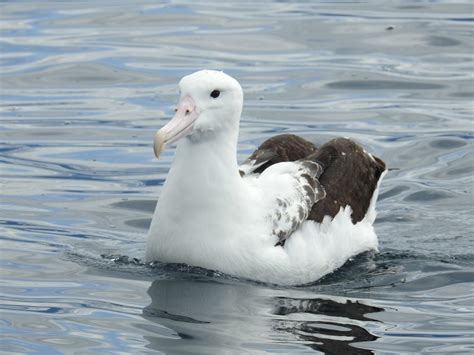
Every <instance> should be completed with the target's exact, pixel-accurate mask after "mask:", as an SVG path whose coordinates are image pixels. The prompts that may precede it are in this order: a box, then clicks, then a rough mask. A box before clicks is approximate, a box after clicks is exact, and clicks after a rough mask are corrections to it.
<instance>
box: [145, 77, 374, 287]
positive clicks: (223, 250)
mask: <svg viewBox="0 0 474 355" xmlns="http://www.w3.org/2000/svg"><path fill="white" fill-rule="evenodd" d="M180 91H181V99H180V103H179V104H178V108H177V113H176V115H175V117H174V118H173V120H172V121H171V122H170V123H169V124H168V125H166V126H165V127H163V128H162V129H161V130H160V131H159V132H158V133H157V137H156V138H155V152H157V154H159V152H160V151H161V149H162V148H163V145H164V144H166V143H168V142H170V141H175V140H177V139H175V138H176V137H177V136H178V139H180V140H179V142H178V145H177V148H176V155H175V159H174V162H173V164H172V167H171V169H170V172H169V175H168V178H167V179H166V182H165V184H164V187H163V190H162V193H161V196H160V197H159V200H158V204H157V207H156V210H155V214H154V216H153V220H152V224H151V226H150V230H149V234H148V242H147V247H146V259H147V260H149V261H154V260H159V261H162V262H175V263H187V264H190V265H194V266H200V267H204V268H209V269H215V270H220V271H222V272H225V273H228V274H232V275H236V276H240V277H244V278H250V279H254V280H260V281H264V282H270V283H277V284H303V283H308V282H311V281H315V280H317V279H318V278H320V277H322V276H324V275H325V274H327V273H329V272H332V271H333V270H335V269H336V268H338V267H340V266H341V265H342V264H344V262H345V261H347V259H348V258H350V257H351V256H353V255H356V254H358V253H360V252H363V251H367V250H371V249H372V250H376V249H377V236H376V234H375V232H374V229H373V227H372V224H373V221H374V219H375V201H376V198H377V191H378V188H377V189H376V191H375V193H374V194H373V196H372V197H371V203H370V207H369V209H368V211H367V214H366V216H365V218H364V219H363V220H362V221H360V222H358V223H356V224H353V223H352V221H351V208H350V207H349V206H347V207H346V208H341V210H340V212H339V213H338V214H337V215H336V216H335V218H334V219H332V218H329V217H328V218H325V219H324V221H323V222H322V223H316V222H314V221H309V220H306V218H307V217H308V213H309V211H310V210H311V207H312V206H313V204H314V203H315V202H316V203H317V201H318V200H320V199H322V198H324V196H325V192H324V188H323V187H322V186H321V185H320V184H319V182H318V180H317V178H319V175H321V173H322V170H323V168H322V167H321V166H319V165H318V164H317V163H314V162H308V161H306V162H285V163H278V164H275V165H272V166H271V167H269V168H267V169H266V170H264V172H263V173H262V174H260V175H258V174H247V175H244V176H243V177H241V175H240V174H239V167H238V164H237V158H236V157H237V154H236V153H237V151H236V150H237V138H238V128H239V120H240V115H241V110H242V105H243V93H242V89H241V87H240V85H239V84H238V82H237V81H236V80H235V79H233V78H231V77H230V76H228V75H226V74H224V73H222V72H216V71H209V70H205V71H199V72H196V73H194V74H191V75H189V76H186V77H184V78H183V79H182V80H181V82H180ZM217 92H218V93H219V94H217ZM216 95H217V97H213V96H216ZM246 170H247V171H249V169H248V167H247V169H246ZM380 180H381V179H380ZM380 180H379V183H380ZM310 182H311V183H310ZM282 238H283V239H284V247H283V246H281V245H278V243H279V241H281V239H282Z"/></svg>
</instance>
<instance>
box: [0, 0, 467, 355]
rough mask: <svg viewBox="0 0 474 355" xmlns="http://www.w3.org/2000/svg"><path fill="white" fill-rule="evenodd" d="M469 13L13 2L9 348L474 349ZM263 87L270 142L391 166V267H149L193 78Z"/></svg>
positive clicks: (284, 4) (3, 49) (345, 6)
mask: <svg viewBox="0 0 474 355" xmlns="http://www.w3.org/2000/svg"><path fill="white" fill-rule="evenodd" d="M473 6H474V5H473V3H472V2H471V1H449V0H446V1H427V0H426V1H424V0H420V1H415V0H413V1H390V2H385V3H383V2H377V1H374V2H371V1H369V2H364V3H357V2H353V1H340V2H332V1H253V2H249V1H223V2H206V1H163V2H156V3H154V2H144V1H134V2H131V1H113V2H110V1H103V0H97V1H84V2H46V1H45V2H39V1H18V2H8V1H7V2H2V3H1V4H0V17H1V21H0V29H1V37H0V43H1V46H0V73H1V102H0V104H1V105H0V111H1V118H0V126H1V128H0V174H1V180H0V184H1V185H0V189H1V197H0V202H1V206H0V240H1V241H0V243H1V251H0V256H1V266H2V268H1V287H0V301H1V313H0V319H1V320H0V321H1V330H0V336H1V339H0V350H1V351H2V352H4V353H41V354H59V353H78V354H86V353H87V354H91V353H134V354H138V353H168V354H198V353H199V354H201V353H202V354H227V353H242V354H259V353H280V354H299V353H315V352H316V353H318V352H320V353H328V354H371V353H377V354H398V353H422V352H423V353H435V352H437V353H453V354H454V353H456V354H458V353H465V354H467V353H473V352H474V322H473V319H474V250H473V246H474V244H473V241H474V236H473V234H474V218H473V216H474V210H473V209H474V207H473V206H474V203H473V202H474V201H473V185H474V181H473V175H474V149H473V129H474V126H473V125H474V124H473V99H474V96H473V95H474V94H473V91H474V81H473V80H474V63H473V55H474V54H473V53H474V47H473V43H474V42H473V32H474V31H473V25H472V24H473V20H474V15H473V11H474V8H473ZM203 68H209V69H219V70H225V71H226V72H227V73H229V74H231V75H232V76H234V77H236V78H237V79H238V80H239V81H240V82H241V84H242V86H243V88H244V91H245V108H244V112H243V117H242V123H241V133H240V140H239V141H240V143H239V150H238V152H239V161H243V160H244V159H245V157H246V156H248V155H249V154H250V153H251V152H252V151H253V150H254V149H255V148H256V147H257V146H258V145H259V143H261V142H262V141H263V140H264V139H266V138H268V137H270V136H271V135H274V134H278V133H295V134H299V135H302V136H303V137H305V138H307V139H309V140H312V141H313V142H315V143H317V144H320V143H322V142H324V141H326V140H328V139H330V138H332V137H336V136H347V137H350V138H352V139H355V140H357V141H359V142H360V143H362V144H363V145H364V146H365V148H366V149H367V150H368V151H370V152H372V153H374V154H376V155H377V156H379V157H381V158H382V159H384V160H385V161H386V162H387V164H388V166H389V167H390V168H393V170H391V171H390V172H389V173H388V175H387V176H386V178H385V180H384V182H383V184H382V187H381V194H380V196H379V201H378V212H379V213H378V219H377V221H376V224H375V228H376V231H377V234H378V236H379V241H380V252H379V253H378V254H374V253H372V254H370V253H369V254H364V255H360V256H358V257H355V258H354V259H352V260H350V261H349V262H348V263H347V264H346V265H344V266H343V267H342V268H341V269H339V270H337V271H336V272H334V273H332V274H330V275H328V276H326V277H325V278H323V279H322V280H319V281H317V282H315V283H313V284H311V285H305V286H300V287H279V286H274V285H266V284H261V283H256V282H251V281H247V280H240V279H237V278H233V277H230V276H227V275H223V274H221V273H219V272H214V271H209V270H203V269H199V268H192V267H187V266H185V265H163V264H153V265H146V264H144V263H142V262H141V259H142V258H143V253H144V247H145V239H146V233H147V228H148V225H149V223H150V220H151V217H152V213H153V210H154V206H155V203H156V201H157V199H158V198H159V196H160V192H161V188H162V185H163V182H164V180H165V179H166V176H167V172H168V170H169V168H170V165H171V162H172V158H173V154H174V148H172V149H168V150H166V151H165V152H164V153H163V154H162V156H161V157H160V160H156V159H155V157H154V155H153V151H152V139H153V135H154V132H155V131H156V130H157V129H158V128H159V127H161V126H162V125H163V124H164V123H165V122H167V121H168V120H169V118H170V117H171V116H172V114H173V108H174V105H175V104H176V100H177V97H178V94H177V91H178V90H177V83H178V81H179V79H180V78H181V77H182V76H184V75H186V74H189V73H191V72H193V71H196V70H199V69H203Z"/></svg>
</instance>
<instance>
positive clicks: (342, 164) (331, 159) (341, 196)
mask: <svg viewBox="0 0 474 355" xmlns="http://www.w3.org/2000/svg"><path fill="white" fill-rule="evenodd" d="M296 160H298V161H300V162H302V163H304V161H309V162H314V163H317V165H316V166H320V167H321V168H322V169H321V171H320V172H318V173H317V174H312V175H313V176H311V178H310V179H309V181H311V180H312V183H313V184H314V185H313V186H316V185H318V186H319V184H321V185H322V187H323V188H324V189H323V190H325V197H324V198H322V199H321V196H319V198H320V199H316V203H314V204H313V206H312V208H311V211H310V212H309V215H307V216H305V218H307V219H309V220H313V221H316V222H322V220H323V219H324V217H325V216H329V217H331V218H334V216H336V214H337V213H338V212H339V210H340V208H341V207H346V206H351V208H352V216H351V217H352V222H353V223H354V224H355V223H357V222H359V221H361V220H362V219H363V218H364V216H365V215H366V213H367V210H368V208H369V205H370V201H371V198H372V195H373V193H374V191H375V189H376V187H377V183H378V180H379V179H380V176H381V174H382V173H383V172H384V171H385V170H386V167H385V163H384V162H383V161H382V160H381V159H379V158H377V157H374V156H372V155H370V154H368V153H367V152H365V150H364V149H363V148H362V147H361V146H360V145H358V144H357V143H355V142H354V141H352V140H350V139H347V138H336V139H333V140H331V141H329V142H327V143H326V144H324V145H323V146H321V147H320V148H319V149H317V148H316V146H315V145H314V144H312V143H311V142H308V141H306V140H304V139H303V138H300V137H298V136H295V135H291V134H283V135H279V136H275V137H272V138H270V139H268V140H266V141H265V142H263V143H262V144H261V145H260V147H259V148H258V149H257V150H256V151H255V152H254V153H253V154H252V155H251V156H250V157H249V158H248V159H247V160H246V163H247V164H249V163H250V164H253V165H252V166H254V167H255V168H254V169H250V171H249V172H251V173H262V172H263V171H264V170H265V169H267V168H268V167H269V166H271V165H273V164H276V163H279V162H283V161H296ZM321 172H322V174H321ZM293 231H294V229H292V230H288V231H284V232H281V231H280V234H281V237H280V235H279V242H278V243H277V245H283V244H284V242H285V240H286V239H287V238H288V237H289V236H290V235H291V233H292V232H293Z"/></svg>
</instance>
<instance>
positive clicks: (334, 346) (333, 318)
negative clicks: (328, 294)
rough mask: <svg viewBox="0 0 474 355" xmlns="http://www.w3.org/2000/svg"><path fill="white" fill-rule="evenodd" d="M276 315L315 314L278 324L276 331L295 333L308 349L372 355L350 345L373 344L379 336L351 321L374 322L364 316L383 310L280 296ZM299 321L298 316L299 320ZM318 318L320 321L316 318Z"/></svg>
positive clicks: (325, 300)
mask: <svg viewBox="0 0 474 355" xmlns="http://www.w3.org/2000/svg"><path fill="white" fill-rule="evenodd" d="M278 304H279V305H278V306H277V307H276V309H275V312H274V314H275V315H281V316H287V317H288V316H290V317H291V315H295V314H302V315H303V318H309V317H305V316H304V315H308V314H311V315H316V316H317V317H313V319H312V320H296V321H292V322H288V321H283V322H280V324H279V325H278V327H277V329H278V330H279V331H284V332H290V333H293V334H295V335H296V336H297V337H298V338H299V339H302V340H304V341H306V342H307V344H308V346H310V347H311V348H313V349H315V350H319V351H323V352H324V353H326V354H372V353H373V352H372V351H370V350H366V349H362V348H356V347H353V346H351V344H353V343H359V342H368V341H374V340H376V339H377V338H378V337H376V336H375V335H373V334H371V333H370V332H369V331H367V330H366V329H365V328H364V327H362V326H361V325H360V324H361V322H354V321H373V320H371V319H370V318H368V317H367V316H366V315H367V314H369V313H376V312H381V311H383V309H382V308H380V307H375V306H370V305H366V304H364V303H360V302H358V301H352V300H345V302H344V301H334V300H331V299H322V298H314V299H292V298H285V297H279V298H278ZM298 318H301V317H298ZM318 318H319V319H318Z"/></svg>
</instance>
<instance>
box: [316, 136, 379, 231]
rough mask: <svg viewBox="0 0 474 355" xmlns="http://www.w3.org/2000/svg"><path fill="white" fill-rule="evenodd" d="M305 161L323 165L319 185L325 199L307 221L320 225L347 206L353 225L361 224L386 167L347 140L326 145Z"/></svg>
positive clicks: (317, 204)
mask: <svg viewBox="0 0 474 355" xmlns="http://www.w3.org/2000/svg"><path fill="white" fill-rule="evenodd" d="M307 159H309V160H313V161H318V162H320V163H321V164H322V165H323V168H324V172H323V174H322V175H321V177H320V179H319V182H320V183H321V185H323V186H324V189H325V190H326V197H325V198H324V199H322V200H320V201H318V203H316V204H315V205H314V206H313V208H312V209H311V212H310V214H309V216H308V219H310V220H313V221H316V222H321V221H322V220H323V218H324V216H331V217H334V216H335V215H336V214H337V213H338V212H339V209H340V208H341V207H345V206H347V205H349V206H351V208H352V222H353V223H357V222H360V221H361V220H362V219H363V218H364V216H365V214H366V212H367V210H368V208H369V205H370V200H371V198H372V195H373V193H374V191H375V189H376V187H377V183H378V181H379V179H380V176H381V175H382V173H383V172H384V171H385V169H386V168H385V163H384V162H383V161H382V160H381V159H379V158H377V157H374V156H372V155H371V154H369V153H367V152H366V151H365V150H364V148H362V147H361V146H360V145H358V144H357V143H355V142H353V141H351V140H350V139H347V138H336V139H333V140H331V141H329V142H327V143H326V144H324V145H323V146H321V147H320V148H319V149H318V151H317V152H315V153H313V154H311V155H310V156H308V157H307Z"/></svg>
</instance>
